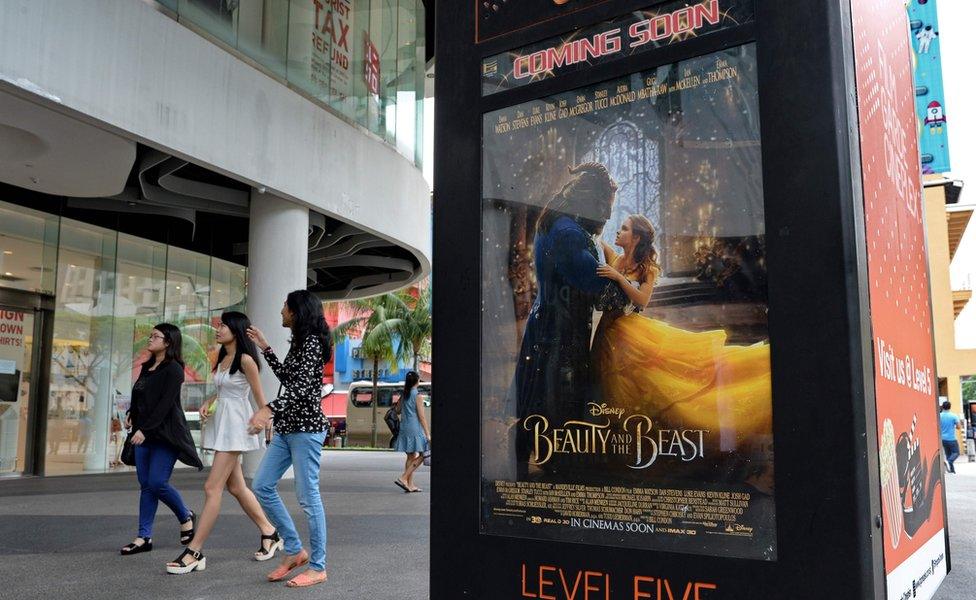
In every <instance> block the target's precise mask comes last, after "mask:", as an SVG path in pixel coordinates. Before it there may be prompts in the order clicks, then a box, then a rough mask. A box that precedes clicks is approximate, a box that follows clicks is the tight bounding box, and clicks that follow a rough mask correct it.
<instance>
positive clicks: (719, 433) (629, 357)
mask: <svg viewBox="0 0 976 600" xmlns="http://www.w3.org/2000/svg"><path fill="white" fill-rule="evenodd" d="M727 337H728V336H727V334H726V332H725V331H723V330H721V329H718V330H712V331H702V332H693V331H686V330H684V329H679V328H677V327H673V326H671V325H668V324H667V323H665V322H663V321H659V320H655V319H651V318H648V317H644V316H641V315H640V314H639V313H636V312H634V313H629V314H624V313H622V312H614V313H605V314H604V315H603V318H602V319H601V322H600V325H599V327H598V329H597V333H596V338H595V339H594V346H593V351H594V358H595V360H596V365H597V366H598V369H599V372H600V377H601V384H602V392H603V399H602V401H603V402H605V403H606V404H607V405H608V406H610V407H613V408H622V409H624V410H625V411H626V413H625V415H630V414H634V413H639V414H644V415H647V416H648V417H651V419H652V420H653V422H654V428H655V429H660V428H668V429H705V430H708V431H709V432H711V434H712V436H708V437H710V438H711V439H713V440H715V442H714V444H709V445H711V446H713V447H716V446H718V445H719V444H720V445H721V449H722V450H735V449H739V450H743V449H744V448H743V446H746V445H763V444H766V443H768V441H769V440H771V437H770V436H771V434H772V388H771V383H770V367H769V344H768V343H766V342H761V343H757V344H753V345H750V346H730V345H726V339H727ZM733 440H734V441H735V443H734V444H733V443H732V441H733ZM716 449H718V448H716Z"/></svg>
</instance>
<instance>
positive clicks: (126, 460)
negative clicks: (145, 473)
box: [119, 431, 136, 467]
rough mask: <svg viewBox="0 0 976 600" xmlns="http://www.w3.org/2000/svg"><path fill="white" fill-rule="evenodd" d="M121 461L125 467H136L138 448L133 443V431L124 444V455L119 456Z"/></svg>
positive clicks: (126, 437) (127, 435)
mask: <svg viewBox="0 0 976 600" xmlns="http://www.w3.org/2000/svg"><path fill="white" fill-rule="evenodd" d="M119 461H120V462H121V463H122V464H123V465H129V466H130V467H134V466H136V447H135V445H133V443H132V432H131V431H130V432H129V433H128V434H126V436H125V442H123V443H122V454H120V455H119Z"/></svg>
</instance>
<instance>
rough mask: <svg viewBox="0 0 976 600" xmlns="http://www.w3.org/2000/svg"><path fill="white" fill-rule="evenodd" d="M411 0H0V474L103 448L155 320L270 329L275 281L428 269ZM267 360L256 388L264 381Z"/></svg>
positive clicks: (328, 289)
mask: <svg viewBox="0 0 976 600" xmlns="http://www.w3.org/2000/svg"><path fill="white" fill-rule="evenodd" d="M424 21H425V15H424V5H423V2H422V1H421V0H332V1H330V2H323V1H319V0H276V1H260V0H160V1H158V2H156V1H151V0H122V1H119V2H108V1H97V2H76V1H71V2H61V1H57V0H38V1H35V0H31V1H27V0H23V1H14V2H8V3H4V4H3V5H2V6H0V251H2V255H0V475H18V474H25V473H26V474H46V475H53V474H69V473H97V472H105V471H110V470H113V469H116V468H118V465H117V458H118V450H119V445H120V442H121V438H122V435H121V434H120V431H121V422H122V420H123V417H124V412H125V409H126V408H127V405H128V397H129V391H130V388H131V384H132V376H133V373H134V372H136V371H135V369H136V368H137V367H138V364H139V363H140V361H141V357H142V355H143V354H144V350H143V348H144V345H145V343H144V338H145V337H146V336H147V335H148V331H149V330H150V329H151V328H152V326H153V325H154V324H155V323H158V322H161V321H169V322H173V323H175V324H177V325H179V326H180V327H181V328H182V330H183V333H184V339H185V340H187V341H186V354H187V359H188V360H187V370H186V381H187V385H185V386H184V391H183V402H184V409H185V410H186V411H187V415H188V417H189V418H190V421H191V423H193V422H194V420H195V414H196V409H197V408H198V407H199V403H200V402H201V401H202V400H203V399H204V398H205V397H206V396H207V395H208V394H209V393H212V391H213V384H212V377H211V375H210V365H211V362H212V360H213V357H214V355H215V350H216V349H215V347H214V342H213V324H214V320H215V318H218V317H219V315H220V313H221V312H223V311H225V310H231V309H236V310H246V311H247V312H248V314H249V315H250V316H251V318H252V320H253V321H254V322H255V323H256V324H258V325H259V326H261V327H262V328H263V329H265V330H266V331H267V332H268V333H269V337H270V338H271V341H272V343H273V344H274V345H276V346H277V347H282V346H284V345H285V344H286V340H287V330H285V329H284V328H280V327H278V325H279V324H280V316H279V315H278V312H279V311H280V308H281V304H282V302H283V300H284V297H285V294H286V293H287V292H289V291H291V290H293V289H298V288H307V289H310V290H312V291H314V292H315V293H316V294H318V295H319V296H320V297H321V298H322V299H323V300H343V299H351V298H356V297H359V296H363V295H370V294H377V293H382V292H386V291H392V290H395V289H399V288H401V287H404V286H407V285H410V284H412V283H414V282H415V281H417V280H419V279H420V278H422V277H423V276H425V274H426V273H428V272H429V269H430V227H429V223H430V190H429V188H428V186H427V184H426V182H425V181H424V178H423V175H422V167H423V142H422V140H423V131H424V119H423V115H424V110H423V109H424V92H423V90H424V82H425V77H426V62H425V61H426V50H425V39H426V38H425V33H424ZM266 371H267V369H265V372H264V373H263V375H262V377H263V378H264V380H263V383H264V387H265V392H266V394H272V393H273V392H274V391H275V390H276V389H277V384H276V383H274V382H273V376H272V375H270V373H267V372H266Z"/></svg>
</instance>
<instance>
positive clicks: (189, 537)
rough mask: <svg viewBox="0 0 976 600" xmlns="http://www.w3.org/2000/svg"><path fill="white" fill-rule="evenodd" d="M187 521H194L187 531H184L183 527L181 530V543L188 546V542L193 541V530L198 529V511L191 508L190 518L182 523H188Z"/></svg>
mask: <svg viewBox="0 0 976 600" xmlns="http://www.w3.org/2000/svg"><path fill="white" fill-rule="evenodd" d="M187 523H192V524H193V526H192V527H190V528H189V529H187V530H186V531H183V530H182V529H181V530H180V543H181V544H183V545H184V546H186V545H187V544H189V543H190V542H192V541H193V530H194V529H196V526H197V513H195V512H193V511H192V510H191V511H190V518H189V519H187V520H186V521H181V522H180V525H186V524H187Z"/></svg>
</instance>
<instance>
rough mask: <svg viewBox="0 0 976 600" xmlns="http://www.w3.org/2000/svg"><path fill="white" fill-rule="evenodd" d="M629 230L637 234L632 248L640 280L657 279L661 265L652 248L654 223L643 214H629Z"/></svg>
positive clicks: (655, 251)
mask: <svg viewBox="0 0 976 600" xmlns="http://www.w3.org/2000/svg"><path fill="white" fill-rule="evenodd" d="M627 220H628V221H630V231H631V233H632V234H633V235H635V236H637V238H638V240H639V241H638V242H637V247H635V248H634V264H636V265H637V272H638V274H639V275H640V279H641V281H645V280H647V279H652V280H653V279H657V276H658V275H659V274H660V273H661V265H659V264H658V262H657V250H655V249H654V237H655V233H654V225H653V224H652V223H651V220H650V219H648V218H647V217H645V216H644V215H630V216H629V217H627Z"/></svg>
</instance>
